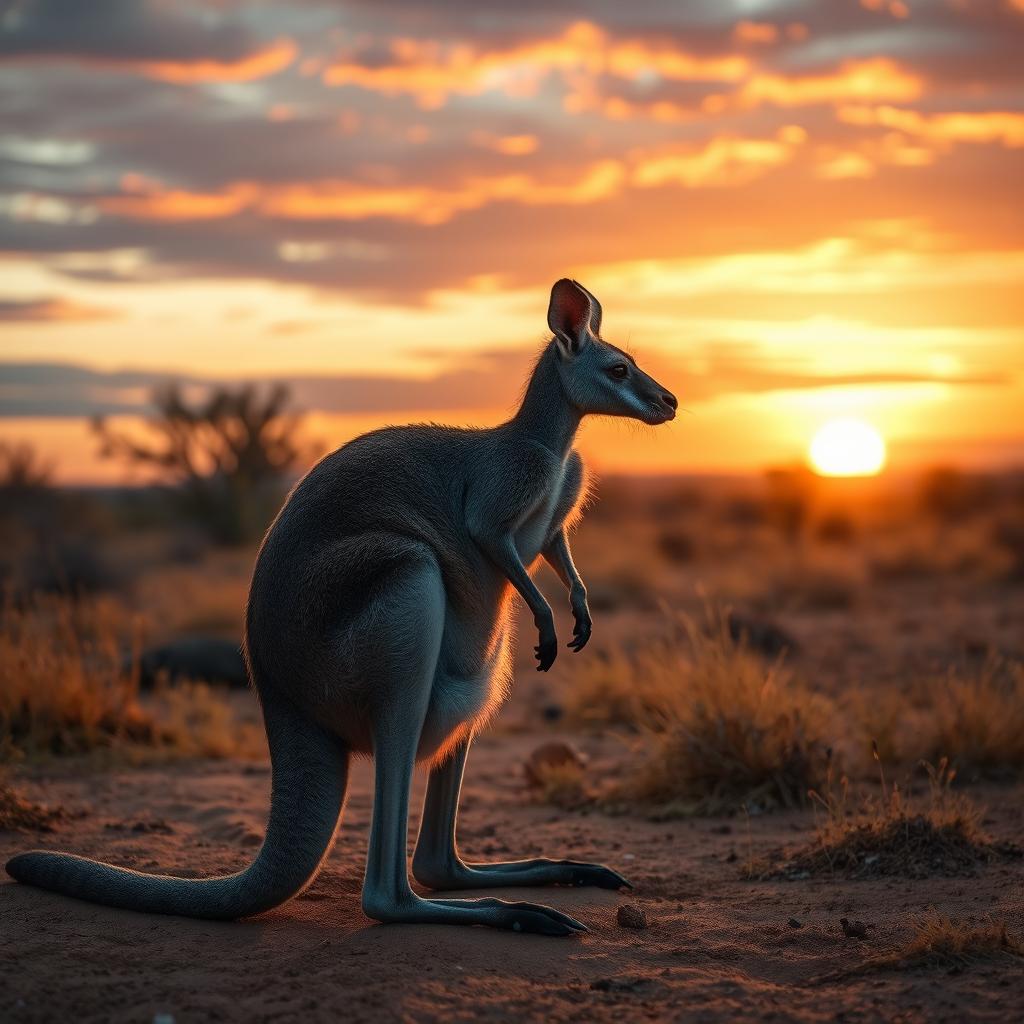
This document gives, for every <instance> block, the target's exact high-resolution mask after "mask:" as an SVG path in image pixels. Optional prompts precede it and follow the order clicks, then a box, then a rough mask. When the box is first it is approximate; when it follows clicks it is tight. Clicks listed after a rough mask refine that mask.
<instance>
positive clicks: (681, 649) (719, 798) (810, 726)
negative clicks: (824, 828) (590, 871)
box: [573, 614, 832, 814]
mask: <svg viewBox="0 0 1024 1024" xmlns="http://www.w3.org/2000/svg"><path fill="white" fill-rule="evenodd" d="M573 703H574V707H575V708H576V709H579V708H581V707H582V708H589V709H595V708H597V707H598V706H599V705H602V704H604V705H606V706H611V707H616V708H619V709H621V708H625V709H626V710H624V711H622V710H620V711H618V712H617V713H618V714H620V715H622V717H623V719H624V720H626V721H628V722H629V723H631V724H632V725H633V726H634V727H635V728H636V729H637V730H638V731H639V734H640V738H639V741H638V743H637V756H636V758H635V760H634V761H633V762H632V763H631V764H630V765H629V767H628V768H627V770H626V775H625V778H624V779H623V780H622V782H621V783H620V784H619V785H618V786H617V787H616V793H615V799H619V800H628V801H631V802H635V801H640V802H642V803H645V804H649V805H657V806H658V807H660V808H661V809H662V812H663V813H669V814H671V813H732V812H735V811H738V810H739V809H740V808H741V807H744V806H745V807H747V808H748V809H750V810H764V809H769V808H772V807H779V806H785V807H794V806H798V805H800V804H802V803H803V802H804V801H805V799H806V794H807V792H808V790H810V789H812V788H813V787H815V786H817V785H819V784H821V782H822V781H823V780H824V777H825V773H826V770H827V766H828V763H829V757H830V754H829V750H828V744H827V742H826V739H825V737H826V736H827V735H828V733H829V726H830V718H831V714H832V706H831V704H830V702H829V701H827V700H826V699H825V698H824V697H822V696H821V695H819V694H815V693H813V692H811V691H810V690H809V689H808V688H806V687H805V686H804V685H802V684H801V683H800V682H799V681H798V680H797V679H796V678H795V677H794V676H793V675H792V674H791V673H790V672H789V671H788V670H787V669H786V668H785V667H784V666H783V665H782V664H781V663H776V664H775V665H772V666H766V665H765V663H764V662H763V660H762V659H761V658H759V657H758V656H757V655H756V654H754V653H753V652H752V651H750V650H749V649H748V648H747V647H746V646H745V645H744V644H743V643H742V642H741V641H736V640H734V639H733V638H731V637H730V635H729V631H728V626H727V622H726V618H725V616H724V615H717V614H712V615H709V624H708V626H707V628H701V627H700V626H698V625H697V623H696V622H695V621H694V620H693V619H691V618H689V617H687V616H675V617H673V619H672V631H671V634H670V636H669V637H668V638H667V639H665V640H663V641H661V642H660V643H652V644H649V645H647V646H646V647H645V648H643V649H642V650H641V651H639V652H638V653H636V654H635V655H633V656H632V657H625V656H624V655H621V654H620V655H618V656H616V658H615V659H613V661H612V662H611V663H609V664H608V665H606V666H605V671H602V672H592V673H590V674H589V675H587V676H584V678H583V680H582V686H581V690H580V692H577V693H576V694H575V697H574V701H573ZM576 713H577V714H579V710H577V712H576Z"/></svg>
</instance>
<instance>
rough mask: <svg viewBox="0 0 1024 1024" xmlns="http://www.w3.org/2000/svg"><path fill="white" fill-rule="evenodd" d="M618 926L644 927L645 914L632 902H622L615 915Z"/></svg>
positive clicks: (645, 924)
mask: <svg viewBox="0 0 1024 1024" xmlns="http://www.w3.org/2000/svg"><path fill="white" fill-rule="evenodd" d="M617 919H618V922H619V927H620V928H638V929H641V928H646V927H647V914H646V913H645V912H644V911H643V910H642V909H641V908H640V907H638V906H636V905H635V904H633V903H623V904H622V906H621V907H619V912H618V915H617Z"/></svg>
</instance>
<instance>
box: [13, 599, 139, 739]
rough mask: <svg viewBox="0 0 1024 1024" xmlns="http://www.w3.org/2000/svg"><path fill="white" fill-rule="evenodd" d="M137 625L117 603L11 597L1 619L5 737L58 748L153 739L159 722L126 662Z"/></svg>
mask: <svg viewBox="0 0 1024 1024" xmlns="http://www.w3.org/2000/svg"><path fill="white" fill-rule="evenodd" d="M133 628H137V627H134V626H133V624H132V623H131V622H126V621H125V617H124V615H123V614H122V613H121V612H120V610H119V609H118V608H117V606H116V605H115V604H113V603H112V602H110V601H70V600H67V599H63V598H59V597H43V596H37V597H35V598H33V599H31V600H30V601H29V602H28V603H26V604H24V605H20V606H15V605H14V604H13V603H11V602H8V603H7V604H6V605H5V606H4V608H3V610H2V618H0V736H2V737H3V738H4V739H5V740H6V742H7V743H8V744H9V745H10V746H11V747H12V748H14V749H16V750H21V751H24V752H26V753H53V754H67V753H80V752H83V751H87V750H92V749H94V748H96V747H102V746H111V745H113V744H115V743H117V742H119V741H123V740H132V741H143V742H151V741H153V740H154V739H155V727H154V723H153V721H152V719H151V718H150V716H149V715H147V714H146V713H144V712H143V711H142V709H141V708H140V707H139V705H138V703H137V701H136V699H135V681H134V679H133V677H132V674H131V672H130V671H127V672H126V671H125V670H124V668H123V665H122V660H123V659H122V656H121V647H122V642H123V640H124V639H128V640H130V639H131V636H130V634H131V631H132V630H133ZM126 632H127V633H128V636H127V637H126V636H125V633H126Z"/></svg>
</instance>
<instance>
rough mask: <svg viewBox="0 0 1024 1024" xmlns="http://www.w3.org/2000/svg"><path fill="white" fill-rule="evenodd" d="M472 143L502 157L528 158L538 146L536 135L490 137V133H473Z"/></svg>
mask: <svg viewBox="0 0 1024 1024" xmlns="http://www.w3.org/2000/svg"><path fill="white" fill-rule="evenodd" d="M473 142H475V143H476V144H477V145H478V146H481V147H482V148H483V149H489V150H491V151H492V152H494V153H501V154H502V155H503V156H529V154H530V153H535V152H536V151H537V146H538V141H537V136H536V135H492V134H491V133H490V132H474V133H473Z"/></svg>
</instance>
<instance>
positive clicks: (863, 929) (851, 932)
mask: <svg viewBox="0 0 1024 1024" xmlns="http://www.w3.org/2000/svg"><path fill="white" fill-rule="evenodd" d="M839 924H840V925H841V926H842V929H843V934H844V935H845V936H846V937H847V938H848V939H866V938H867V937H868V928H872V927H874V926H873V925H867V924H865V923H864V922H863V921H851V920H849V918H846V917H841V918H840V919H839Z"/></svg>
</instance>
